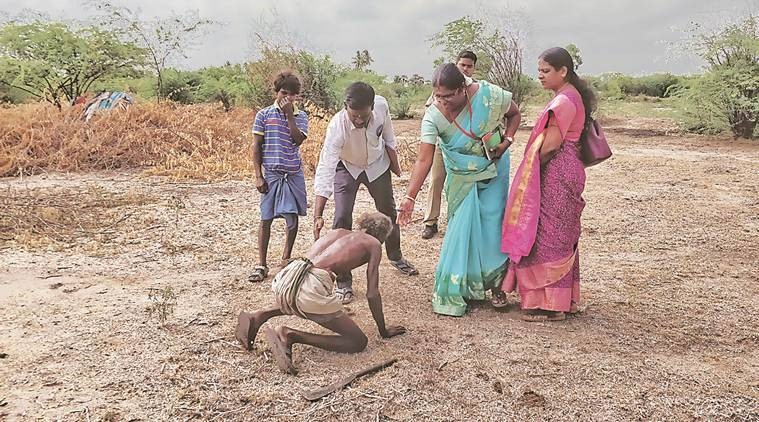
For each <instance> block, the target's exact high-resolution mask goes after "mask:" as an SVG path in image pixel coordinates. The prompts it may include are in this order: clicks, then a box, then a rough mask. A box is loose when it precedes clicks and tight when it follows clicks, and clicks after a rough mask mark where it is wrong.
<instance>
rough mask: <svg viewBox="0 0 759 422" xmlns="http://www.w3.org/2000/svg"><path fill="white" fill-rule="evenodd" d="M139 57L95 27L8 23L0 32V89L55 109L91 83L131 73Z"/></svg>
mask: <svg viewBox="0 0 759 422" xmlns="http://www.w3.org/2000/svg"><path fill="white" fill-rule="evenodd" d="M143 63H144V51H143V50H142V49H140V48H138V47H137V46H135V45H134V44H132V43H129V42H123V41H121V40H119V38H118V36H117V35H116V34H114V33H113V32H108V31H104V30H101V29H98V28H96V27H87V28H82V29H76V30H73V29H71V28H69V27H68V26H67V25H66V24H64V23H59V22H53V23H43V22H33V23H28V24H15V23H8V24H6V25H4V26H3V27H2V28H1V29H0V84H3V85H6V86H7V87H12V88H15V89H19V90H22V91H24V92H26V93H27V94H29V95H31V96H32V97H34V98H37V99H42V100H45V101H49V102H50V103H52V104H55V105H56V106H57V107H58V108H59V109H60V108H61V105H62V104H61V100H62V98H65V99H67V100H69V101H72V100H74V99H76V98H77V97H78V96H80V95H81V94H82V93H84V92H86V91H87V90H88V89H89V88H90V86H91V85H92V84H93V83H94V82H95V81H97V80H99V79H102V78H104V77H107V76H117V75H119V74H122V75H123V74H128V73H131V72H135V71H136V69H138V68H139V67H140V66H141V65H143Z"/></svg>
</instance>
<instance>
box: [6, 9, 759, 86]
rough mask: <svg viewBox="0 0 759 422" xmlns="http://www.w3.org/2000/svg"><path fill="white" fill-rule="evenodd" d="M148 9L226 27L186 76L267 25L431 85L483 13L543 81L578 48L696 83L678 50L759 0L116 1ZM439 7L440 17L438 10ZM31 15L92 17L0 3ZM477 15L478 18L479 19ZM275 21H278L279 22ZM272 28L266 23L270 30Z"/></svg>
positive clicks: (193, 56) (246, 44)
mask: <svg viewBox="0 0 759 422" xmlns="http://www.w3.org/2000/svg"><path fill="white" fill-rule="evenodd" d="M113 2H114V3H116V4H121V5H125V6H127V7H130V8H140V9H141V10H142V14H143V15H144V16H146V17H151V16H156V15H162V14H165V13H166V12H167V11H170V10H174V11H183V10H186V9H198V10H199V11H200V14H201V16H204V17H209V18H212V19H214V20H217V21H219V22H222V25H219V26H218V27H217V29H216V30H214V31H213V32H212V33H210V34H209V35H208V36H206V37H204V39H203V42H202V43H201V44H200V45H199V46H198V47H197V48H196V49H195V50H193V51H191V52H188V55H189V59H188V60H187V62H186V63H185V64H184V67H189V68H196V67H202V66H208V65H219V64H223V63H224V62H226V61H231V62H242V61H245V60H247V59H249V58H250V57H251V55H252V54H253V48H252V42H251V39H252V35H253V33H254V32H255V31H257V30H261V29H263V27H262V26H261V25H260V23H261V22H262V21H263V22H272V21H274V20H277V19H275V18H272V16H273V15H274V14H275V15H276V16H278V17H279V18H278V20H279V21H280V22H284V24H285V25H286V26H287V27H288V28H289V32H291V33H294V35H293V38H295V39H297V40H299V41H300V42H301V43H304V44H307V45H308V46H309V47H310V48H312V49H314V50H316V51H320V52H324V53H328V54H331V55H332V56H333V57H335V58H336V59H337V60H338V61H341V62H344V63H349V62H350V58H351V56H352V55H353V54H354V53H355V51H356V50H364V49H366V50H369V52H370V53H371V55H372V57H373V58H374V60H375V62H374V64H373V65H372V69H374V70H375V71H377V72H379V73H381V74H386V75H396V74H409V75H410V74H413V73H419V74H421V75H424V76H425V77H427V78H429V77H430V75H431V73H432V62H433V60H434V59H435V58H436V57H439V56H440V52H439V51H434V50H431V49H430V47H429V45H428V43H427V41H426V40H427V39H428V38H429V36H430V35H431V34H433V33H435V32H437V31H439V30H440V29H441V28H442V27H443V25H445V24H446V23H447V22H450V21H452V20H455V19H458V18H460V17H462V16H464V15H467V14H471V13H472V12H474V11H476V10H478V9H482V8H484V9H486V10H487V8H488V7H494V8H501V9H502V8H503V7H504V6H505V5H508V6H507V7H508V8H509V10H511V11H512V12H513V16H519V22H521V24H522V25H523V26H524V28H525V29H526V30H527V31H528V35H527V39H526V56H525V73H527V74H534V73H535V70H534V68H535V65H534V63H535V58H536V56H537V55H538V54H539V53H540V52H541V51H542V50H544V49H546V48H548V47H553V46H565V45H566V44H568V43H575V44H576V45H577V46H578V47H579V48H580V50H581V52H582V56H583V59H584V64H583V65H582V67H581V69H580V70H581V73H588V74H598V73H602V72H624V73H627V74H646V73H652V72H673V73H689V72H696V71H698V70H699V67H700V65H701V62H700V61H699V60H698V59H696V58H694V57H692V56H690V55H688V54H687V52H678V51H677V49H673V48H672V47H671V45H672V43H673V42H676V41H677V40H678V39H681V38H682V32H683V29H686V28H688V27H689V23H690V22H692V21H696V22H702V23H706V24H711V25H714V24H717V23H720V22H725V21H726V20H729V19H731V18H732V17H734V16H737V15H744V14H746V13H747V12H751V11H753V12H755V13H756V12H759V0H722V1H716V0H573V1H566V0H543V1H539V0H538V1H535V0H532V1H528V0H494V1H484V0H457V1H453V0H438V1H434V2H433V1H424V0H400V1H399V0H386V1H353V0H309V1H304V0H291V1H271V0H213V1H211V0H160V1H157V0H152V1H147V0H113ZM433 4H434V5H435V7H433V6H432V5H433ZM23 8H28V9H33V10H37V11H42V12H45V13H47V14H49V15H51V16H53V17H63V18H83V17H86V16H87V15H89V14H90V12H89V11H88V10H87V9H85V8H84V7H83V2H82V1H81V0H23V1H18V0H0V11H3V12H6V13H8V14H10V15H11V16H13V15H15V14H17V13H20V12H21V10H22V9H23ZM473 9H474V10H473ZM272 11H275V13H272ZM262 19H263V20H262Z"/></svg>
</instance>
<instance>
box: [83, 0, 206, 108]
mask: <svg viewBox="0 0 759 422" xmlns="http://www.w3.org/2000/svg"><path fill="white" fill-rule="evenodd" d="M90 4H91V5H92V6H93V7H94V8H95V9H96V10H98V11H99V12H100V13H101V14H103V20H102V22H103V24H104V25H105V26H106V27H108V28H114V29H115V30H117V31H119V33H120V34H121V36H122V37H123V38H124V39H125V40H128V41H130V42H132V43H134V44H136V45H139V46H140V47H142V48H144V49H145V50H146V51H147V54H148V58H149V60H148V65H149V66H150V68H151V69H152V70H153V72H155V74H156V85H157V87H156V92H158V93H159V96H158V100H159V101H160V99H161V97H162V96H161V94H160V93H162V92H164V89H163V76H164V75H163V72H164V70H165V69H166V68H167V67H168V66H171V65H176V64H177V62H178V61H179V60H180V59H186V58H187V51H188V50H190V49H191V48H193V47H195V46H196V44H197V43H198V41H199V40H200V38H201V37H203V36H204V35H206V34H207V32H208V30H210V27H211V26H212V25H214V24H216V22H215V21H213V20H211V19H206V18H201V17H200V13H199V12H198V10H188V11H186V12H184V13H182V14H179V13H176V12H171V14H170V15H169V16H167V17H164V18H159V17H155V18H152V19H146V18H143V17H142V16H141V13H140V10H139V9H135V10H132V9H129V8H127V7H123V6H115V5H113V4H112V3H110V2H109V1H107V0H94V1H92V2H90Z"/></svg>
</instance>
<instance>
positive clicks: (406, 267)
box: [390, 258, 419, 275]
mask: <svg viewBox="0 0 759 422" xmlns="http://www.w3.org/2000/svg"><path fill="white" fill-rule="evenodd" d="M390 265H392V266H393V267H395V268H396V269H398V271H400V272H402V273H403V274H406V275H419V270H417V269H416V268H414V266H413V265H411V263H410V262H408V261H406V260H405V259H403V258H401V259H399V260H397V261H390Z"/></svg>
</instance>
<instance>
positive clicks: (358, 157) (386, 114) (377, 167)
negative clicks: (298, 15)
mask: <svg viewBox="0 0 759 422" xmlns="http://www.w3.org/2000/svg"><path fill="white" fill-rule="evenodd" d="M385 147H389V148H392V149H395V147H396V141H395V132H394V131H393V123H392V120H391V119H390V106H389V105H388V104H387V100H386V99H385V98H384V97H381V96H379V95H375V96H374V110H372V115H371V117H370V118H369V123H368V124H367V125H366V127H363V128H357V127H356V126H354V125H353V123H352V122H351V121H350V119H349V118H348V112H347V111H346V110H345V109H342V110H340V111H339V112H338V113H337V114H335V115H334V116H332V120H330V122H329V126H327V135H326V136H325V137H324V145H323V146H322V151H321V155H320V156H319V165H317V166H316V175H315V176H314V193H315V194H316V195H319V196H323V197H325V198H329V197H330V196H332V192H333V191H334V183H335V171H336V170H337V164H338V162H340V161H342V163H343V165H344V166H345V168H346V169H348V172H349V173H350V174H351V176H353V178H354V179H358V177H359V176H360V175H361V173H363V172H366V177H367V178H368V179H369V181H370V182H373V181H374V180H376V179H377V178H378V177H380V176H382V175H383V174H384V173H385V172H386V171H387V169H388V168H390V158H389V157H388V155H387V151H386V150H385Z"/></svg>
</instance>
